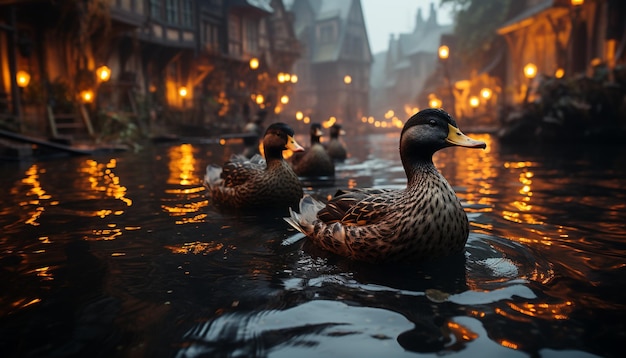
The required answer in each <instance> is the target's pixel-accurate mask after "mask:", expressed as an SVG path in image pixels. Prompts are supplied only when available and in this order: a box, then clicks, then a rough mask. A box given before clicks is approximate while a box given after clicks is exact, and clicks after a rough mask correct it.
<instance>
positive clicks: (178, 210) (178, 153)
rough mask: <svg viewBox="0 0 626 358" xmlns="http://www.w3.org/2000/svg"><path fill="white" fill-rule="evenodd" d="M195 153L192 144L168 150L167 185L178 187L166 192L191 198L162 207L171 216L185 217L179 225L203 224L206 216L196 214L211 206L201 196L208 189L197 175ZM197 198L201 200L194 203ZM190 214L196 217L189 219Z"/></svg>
mask: <svg viewBox="0 0 626 358" xmlns="http://www.w3.org/2000/svg"><path fill="white" fill-rule="evenodd" d="M194 152H195V149H194V147H193V145H191V144H181V145H178V146H172V147H171V148H170V149H169V150H168V157H169V162H168V168H169V170H170V175H169V177H168V180H167V183H168V184H171V185H175V186H176V187H175V188H171V189H166V190H165V192H166V193H167V194H174V195H189V196H190V197H189V200H187V201H186V202H184V203H178V202H177V204H175V205H162V208H163V210H164V211H165V212H167V213H169V214H170V215H171V216H176V217H178V216H183V218H181V219H178V220H177V221H176V224H177V225H182V224H189V223H198V222H203V221H204V220H205V219H206V215H205V214H196V213H198V212H199V211H200V210H201V209H202V208H204V207H205V206H207V205H209V202H208V200H206V199H205V198H204V197H203V196H201V195H200V194H199V193H201V192H203V191H204V190H206V189H205V188H204V186H203V185H202V180H201V178H200V177H199V176H198V175H196V168H197V166H198V162H197V160H196V158H195V156H194ZM196 197H198V198H199V199H200V200H198V201H194V200H193V199H194V198H196ZM190 214H196V215H192V216H190V217H188V216H187V215H190Z"/></svg>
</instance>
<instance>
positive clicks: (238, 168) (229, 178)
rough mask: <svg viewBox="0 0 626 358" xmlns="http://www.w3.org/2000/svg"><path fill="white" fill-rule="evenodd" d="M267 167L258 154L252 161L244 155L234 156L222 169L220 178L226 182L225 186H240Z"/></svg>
mask: <svg viewBox="0 0 626 358" xmlns="http://www.w3.org/2000/svg"><path fill="white" fill-rule="evenodd" d="M265 167H266V163H265V159H263V157H261V156H260V155H258V154H256V155H254V156H253V157H252V158H250V159H248V158H247V157H245V156H243V155H233V156H232V157H231V158H230V160H229V161H228V162H226V163H225V164H224V166H223V167H222V173H221V175H220V177H221V178H222V179H223V180H224V185H225V186H227V187H233V186H238V185H241V184H243V183H245V182H247V181H248V180H250V178H251V177H253V176H255V175H258V174H259V173H261V172H263V171H264V170H265Z"/></svg>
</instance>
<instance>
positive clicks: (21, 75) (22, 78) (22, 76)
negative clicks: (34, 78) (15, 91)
mask: <svg viewBox="0 0 626 358" xmlns="http://www.w3.org/2000/svg"><path fill="white" fill-rule="evenodd" d="M15 80H16V81H17V85H18V86H19V87H21V88H24V87H26V86H28V84H29V83H30V74H29V73H28V72H26V71H17V73H16V74H15Z"/></svg>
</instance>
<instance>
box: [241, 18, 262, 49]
mask: <svg viewBox="0 0 626 358" xmlns="http://www.w3.org/2000/svg"><path fill="white" fill-rule="evenodd" d="M244 27H245V31H246V37H245V38H244V49H245V51H246V52H247V53H252V54H253V53H256V52H257V51H258V50H259V22H258V21H256V20H254V19H251V18H248V19H245V21H244Z"/></svg>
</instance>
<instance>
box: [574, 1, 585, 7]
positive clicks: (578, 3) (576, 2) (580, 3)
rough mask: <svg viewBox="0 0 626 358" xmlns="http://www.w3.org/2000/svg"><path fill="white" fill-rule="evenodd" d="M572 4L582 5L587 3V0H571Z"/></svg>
mask: <svg viewBox="0 0 626 358" xmlns="http://www.w3.org/2000/svg"><path fill="white" fill-rule="evenodd" d="M570 3H571V4H572V6H581V5H582V4H584V3H585V0H570Z"/></svg>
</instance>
